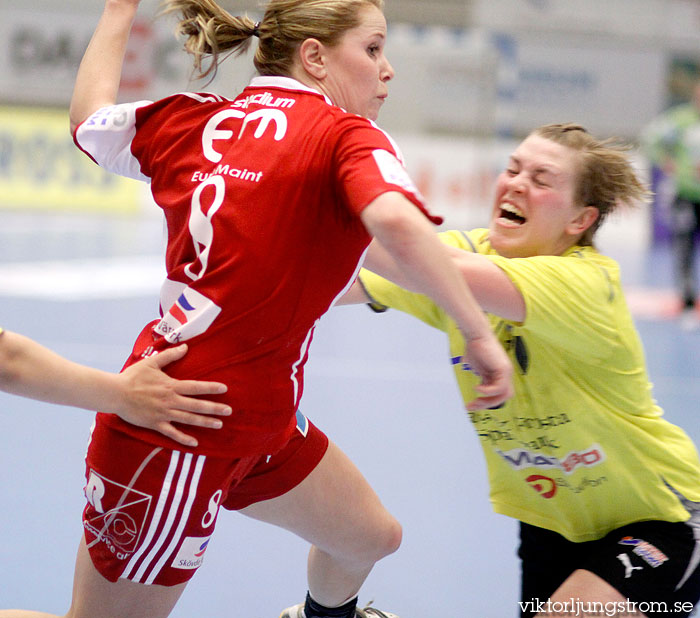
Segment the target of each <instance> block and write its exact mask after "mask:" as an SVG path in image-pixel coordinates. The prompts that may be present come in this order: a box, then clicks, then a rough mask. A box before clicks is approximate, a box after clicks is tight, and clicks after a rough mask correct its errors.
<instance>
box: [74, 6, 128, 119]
mask: <svg viewBox="0 0 700 618" xmlns="http://www.w3.org/2000/svg"><path fill="white" fill-rule="evenodd" d="M139 1H140V0H106V2H105V7H104V11H103V12H102V17H101V18H100V21H99V22H98V24H97V27H96V28H95V32H94V34H93V35H92V39H91V40H90V44H89V45H88V47H87V49H86V50H85V54H84V55H83V59H82V62H81V63H80V68H79V69H78V74H77V77H76V79H75V87H74V88H73V97H72V99H71V103H70V129H71V133H73V132H74V131H75V129H76V127H77V126H78V125H79V124H80V123H81V122H83V121H84V120H86V119H87V118H88V117H89V116H90V115H91V114H93V113H94V112H96V111H97V110H98V109H100V108H102V107H106V106H108V105H114V104H115V103H116V101H117V93H118V91H119V82H120V81H121V74H122V65H123V62H124V54H125V52H126V45H127V42H128V40H129V34H130V33H131V25H132V23H133V21H134V17H135V16H136V11H137V9H138V5H139Z"/></svg>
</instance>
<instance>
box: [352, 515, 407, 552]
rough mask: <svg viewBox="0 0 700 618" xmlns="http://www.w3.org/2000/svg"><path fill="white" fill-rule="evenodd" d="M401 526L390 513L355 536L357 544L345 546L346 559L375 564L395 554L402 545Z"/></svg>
mask: <svg viewBox="0 0 700 618" xmlns="http://www.w3.org/2000/svg"><path fill="white" fill-rule="evenodd" d="M402 536H403V531H402V528H401V524H400V523H399V522H398V521H397V520H396V519H395V518H394V517H393V516H392V515H390V514H389V513H386V514H385V516H384V517H383V518H382V520H381V521H380V522H376V523H375V524H374V526H373V527H372V528H371V529H369V530H365V531H363V532H362V533H361V534H356V535H355V542H353V543H350V544H347V543H345V544H343V549H344V550H345V551H344V552H342V550H341V552H342V553H345V556H344V558H345V559H349V560H352V561H353V562H358V563H363V564H374V563H375V562H377V561H379V560H381V559H382V558H384V557H386V556H388V555H390V554H393V553H394V552H395V551H396V550H397V549H398V548H399V547H400V545H401V539H402Z"/></svg>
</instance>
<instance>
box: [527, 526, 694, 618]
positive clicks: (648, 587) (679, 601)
mask: <svg viewBox="0 0 700 618" xmlns="http://www.w3.org/2000/svg"><path fill="white" fill-rule="evenodd" d="M518 556H519V557H520V559H521V561H522V588H521V606H520V610H521V613H520V615H521V616H522V618H529V617H531V616H534V615H535V614H537V609H538V607H539V611H542V609H543V608H542V605H541V604H542V603H543V602H546V601H547V600H548V599H549V597H551V596H552V594H554V592H555V591H556V590H557V588H559V586H560V585H561V584H562V583H564V581H565V580H566V579H567V578H568V577H569V575H571V573H573V572H574V571H576V570H577V569H585V570H587V571H590V572H592V573H594V574H596V575H597V576H598V577H600V578H602V579H604V580H605V581H606V582H608V583H609V584H610V585H611V586H613V588H615V589H616V590H618V591H619V592H620V593H621V594H622V596H624V597H625V599H627V600H628V601H629V605H628V608H629V607H634V608H635V609H637V610H638V611H640V612H642V613H644V614H645V615H646V616H647V617H648V618H656V617H657V616H659V617H661V616H663V617H665V618H669V617H671V616H673V617H674V618H683V617H685V616H689V615H690V613H691V611H692V609H693V607H694V606H695V605H696V604H697V603H698V600H699V599H700V522H698V521H695V518H694V520H693V521H689V522H680V523H671V522H666V521H645V522H637V523H634V524H629V525H627V526H623V527H621V528H618V529H616V530H613V531H612V532H610V533H609V534H608V535H607V536H605V537H604V538H602V539H599V540H597V541H588V542H585V543H573V542H571V541H569V540H567V539H566V538H564V537H563V536H561V535H560V534H557V533H556V532H552V531H551V530H545V529H543V528H537V527H535V526H530V525H528V524H523V523H521V524H520V549H519V550H518ZM538 603H539V605H538ZM573 615H575V614H573Z"/></svg>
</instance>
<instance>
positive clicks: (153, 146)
mask: <svg viewBox="0 0 700 618" xmlns="http://www.w3.org/2000/svg"><path fill="white" fill-rule="evenodd" d="M221 100H222V97H219V96H218V95H213V94H209V93H193V92H182V93H179V94H174V95H171V96H169V97H166V98H164V99H160V100H159V101H155V102H152V101H138V102H136V103H122V104H119V105H111V106H108V107H103V108H102V109H99V110H97V111H96V112H95V113H94V114H92V116H90V117H89V118H87V120H85V121H84V122H83V123H81V124H80V125H79V126H78V127H77V129H76V130H75V134H74V136H73V139H74V141H75V143H76V145H77V146H78V148H80V149H81V150H82V151H83V152H84V153H85V154H87V155H88V156H89V157H90V158H91V159H92V160H93V161H95V163H97V164H98V165H99V166H100V167H103V168H104V169H106V170H107V171H110V172H113V173H115V174H119V175H120V176H126V177H127V178H135V179H136V180H143V181H147V182H148V181H150V179H151V177H152V176H153V173H152V170H151V168H152V162H153V159H154V158H155V157H156V156H157V154H158V151H159V149H160V150H163V149H164V148H169V147H170V146H171V142H172V139H173V135H175V134H177V133H178V132H179V131H181V130H182V129H183V127H182V125H183V122H181V118H182V114H186V113H187V112H188V111H189V110H191V109H192V108H193V107H196V106H198V105H203V104H207V103H209V102H212V101H221Z"/></svg>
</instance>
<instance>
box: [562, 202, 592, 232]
mask: <svg viewBox="0 0 700 618" xmlns="http://www.w3.org/2000/svg"><path fill="white" fill-rule="evenodd" d="M599 214H600V212H599V210H598V209H597V208H596V207H595V206H584V207H583V208H582V209H581V210H580V211H579V212H578V213H577V214H576V216H575V217H574V218H573V219H572V220H571V221H570V222H569V225H568V226H567V232H569V234H571V235H572V236H578V235H580V234H583V233H584V232H585V231H586V230H587V229H588V228H590V227H591V225H593V224H594V223H595V222H596V220H597V219H598V215H599Z"/></svg>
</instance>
